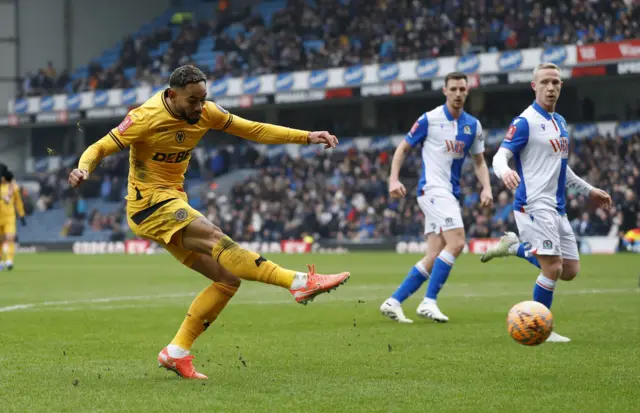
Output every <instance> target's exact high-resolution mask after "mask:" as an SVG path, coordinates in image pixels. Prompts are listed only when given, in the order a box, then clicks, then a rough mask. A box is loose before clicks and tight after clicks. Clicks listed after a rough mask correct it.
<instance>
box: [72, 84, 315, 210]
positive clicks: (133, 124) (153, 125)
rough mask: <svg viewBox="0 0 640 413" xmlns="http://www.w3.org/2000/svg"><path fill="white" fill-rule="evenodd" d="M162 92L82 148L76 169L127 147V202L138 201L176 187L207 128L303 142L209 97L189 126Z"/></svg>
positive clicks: (303, 136)
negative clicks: (146, 193) (227, 108)
mask: <svg viewBox="0 0 640 413" xmlns="http://www.w3.org/2000/svg"><path fill="white" fill-rule="evenodd" d="M165 95H166V91H160V92H158V93H157V94H155V95H154V96H152V97H151V98H150V99H149V100H148V101H146V102H145V103H144V104H142V105H141V106H140V107H138V108H136V109H134V110H132V111H131V112H129V114H128V115H127V116H126V117H125V119H124V120H123V121H122V122H121V123H120V125H118V126H117V127H116V128H114V129H112V130H111V131H110V132H109V134H108V135H106V136H105V137H103V138H102V139H100V140H99V141H97V142H96V143H94V144H93V145H91V146H90V147H89V148H87V150H85V152H84V153H83V154H82V157H81V158H80V162H79V165H78V168H79V169H86V170H87V171H89V172H92V171H93V170H94V169H95V168H96V167H97V165H98V164H99V163H100V162H101V161H102V159H103V158H105V157H106V156H108V155H111V154H112V153H115V152H117V151H119V150H123V149H126V148H129V147H130V148H131V151H130V154H129V165H130V168H129V188H128V195H127V200H139V199H142V195H141V193H142V194H144V193H145V192H147V191H150V190H153V189H158V188H162V189H178V190H182V185H183V182H184V173H185V171H186V170H187V166H188V164H189V160H190V159H191V151H192V150H193V148H195V147H196V145H197V144H198V142H199V141H200V139H201V138H202V136H204V134H205V133H206V132H207V131H208V130H209V129H214V130H220V131H225V132H227V133H231V134H233V135H236V136H239V137H241V138H245V139H249V140H252V141H255V142H258V143H270V144H284V143H298V144H306V143H308V135H309V132H308V131H303V130H297V129H291V128H286V127H282V126H277V125H271V124H266V123H259V122H252V121H249V120H246V119H243V118H241V117H239V116H235V115H233V114H231V113H229V112H228V111H227V110H225V109H224V108H222V107H221V106H219V105H218V104H216V103H213V102H209V101H207V102H206V103H205V105H204V108H203V110H202V117H201V118H200V121H199V122H198V123H197V124H195V125H190V124H188V123H187V122H186V121H185V120H183V119H181V118H180V117H179V116H177V115H176V114H175V113H173V112H172V111H171V109H170V108H169V106H168V105H167V103H166V101H165Z"/></svg>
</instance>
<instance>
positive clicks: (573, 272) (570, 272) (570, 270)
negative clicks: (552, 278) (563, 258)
mask: <svg viewBox="0 0 640 413" xmlns="http://www.w3.org/2000/svg"><path fill="white" fill-rule="evenodd" d="M579 272H580V262H575V263H565V264H564V265H563V267H562V275H560V279H561V280H563V281H571V280H573V279H574V278H576V276H577V275H578V273H579Z"/></svg>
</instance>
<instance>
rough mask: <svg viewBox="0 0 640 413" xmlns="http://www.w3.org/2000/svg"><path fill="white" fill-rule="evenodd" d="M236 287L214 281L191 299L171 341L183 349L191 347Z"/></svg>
mask: <svg viewBox="0 0 640 413" xmlns="http://www.w3.org/2000/svg"><path fill="white" fill-rule="evenodd" d="M236 291H238V287H233V286H231V285H228V284H222V283H218V282H214V283H213V284H211V285H210V286H208V287H207V288H205V289H204V290H202V292H201V293H200V294H198V296H197V297H196V298H195V299H194V300H193V302H192V303H191V306H190V307H189V312H188V313H187V316H186V317H185V319H184V321H183V322H182V325H181V326H180V329H179V330H178V333H177V334H176V336H175V337H174V338H173V340H172V341H171V344H175V345H177V346H179V347H180V348H182V349H184V350H189V349H191V346H192V345H193V342H194V341H195V340H196V339H197V338H198V336H200V334H202V333H203V332H204V331H205V330H206V329H207V327H209V325H211V324H212V323H213V322H214V321H215V320H216V318H218V315H219V314H220V312H221V311H222V310H223V309H224V307H225V306H226V305H227V303H228V302H229V300H231V297H233V295H234V294H235V293H236Z"/></svg>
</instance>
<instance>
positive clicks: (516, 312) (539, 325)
mask: <svg viewBox="0 0 640 413" xmlns="http://www.w3.org/2000/svg"><path fill="white" fill-rule="evenodd" d="M507 329H508V330H509V335H510V336H511V338H513V339H514V340H515V341H517V342H518V343H520V344H523V345H525V346H537V345H538V344H542V343H544V342H545V340H546V339H547V338H549V335H550V334H551V331H552V330H553V314H551V311H550V310H549V309H548V308H547V307H546V306H544V305H543V304H540V303H538V302H536V301H523V302H521V303H518V304H516V305H514V306H513V307H511V310H509V314H508V315H507Z"/></svg>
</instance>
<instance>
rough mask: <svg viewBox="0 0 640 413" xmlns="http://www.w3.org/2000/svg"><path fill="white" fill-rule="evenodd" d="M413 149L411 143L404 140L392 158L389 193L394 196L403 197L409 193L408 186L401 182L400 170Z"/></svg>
mask: <svg viewBox="0 0 640 413" xmlns="http://www.w3.org/2000/svg"><path fill="white" fill-rule="evenodd" d="M410 150H411V145H410V144H409V143H408V142H407V141H406V140H403V141H402V142H400V144H399V145H398V147H397V148H396V151H395V152H394V153H393V159H392V160H391V173H390V174H389V194H390V195H391V197H392V198H403V197H404V196H405V195H407V188H405V187H404V185H403V184H402V182H400V170H401V169H402V165H403V164H404V160H405V159H406V158H407V154H408V153H409V151H410Z"/></svg>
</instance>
